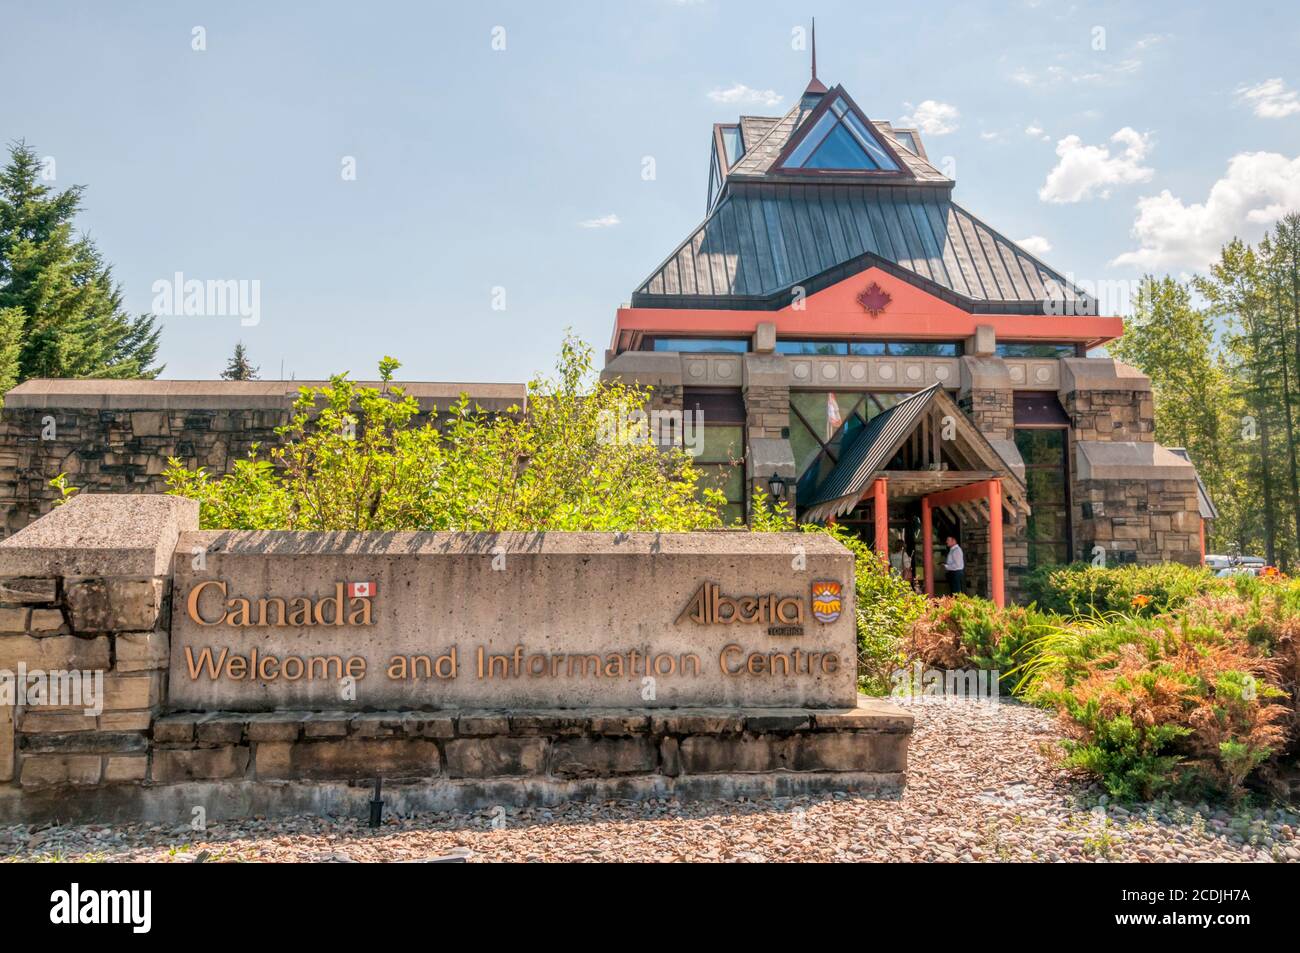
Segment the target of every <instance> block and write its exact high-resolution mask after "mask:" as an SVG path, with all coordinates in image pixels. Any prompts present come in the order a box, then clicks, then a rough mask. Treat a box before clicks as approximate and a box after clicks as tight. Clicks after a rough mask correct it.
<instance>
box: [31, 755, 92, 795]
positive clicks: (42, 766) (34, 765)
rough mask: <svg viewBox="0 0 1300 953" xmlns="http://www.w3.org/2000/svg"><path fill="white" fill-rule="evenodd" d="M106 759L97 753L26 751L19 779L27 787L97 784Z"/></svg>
mask: <svg viewBox="0 0 1300 953" xmlns="http://www.w3.org/2000/svg"><path fill="white" fill-rule="evenodd" d="M102 761H103V759H102V758H101V757H100V756H99V755H95V754H31V755H24V756H23V758H22V765H21V767H20V769H19V771H20V773H19V778H18V783H19V784H21V785H22V786H23V787H24V788H47V787H58V786H61V785H76V786H86V785H93V784H98V783H99V779H100V777H101V773H102V768H103V764H102Z"/></svg>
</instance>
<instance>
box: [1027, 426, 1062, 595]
mask: <svg viewBox="0 0 1300 953" xmlns="http://www.w3.org/2000/svg"><path fill="white" fill-rule="evenodd" d="M1069 446H1070V440H1069V431H1068V430H1066V429H1065V428H1064V427H1021V428H1017V429H1016V449H1017V450H1019V451H1020V456H1021V457H1023V458H1024V461H1025V483H1026V484H1027V487H1028V490H1029V506H1030V509H1031V510H1032V512H1031V513H1030V515H1029V521H1028V525H1027V527H1026V533H1027V536H1028V539H1029V568H1030V569H1031V570H1032V569H1036V568H1037V567H1039V566H1056V565H1061V564H1063V563H1068V562H1069V561H1070V470H1069V458H1068V456H1067V454H1068V452H1069Z"/></svg>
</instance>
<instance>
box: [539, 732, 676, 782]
mask: <svg viewBox="0 0 1300 953" xmlns="http://www.w3.org/2000/svg"><path fill="white" fill-rule="evenodd" d="M658 763H659V746H658V745H656V744H655V743H654V741H653V740H652V739H651V738H650V737H649V736H646V735H642V736H640V737H631V738H560V739H558V740H556V741H553V742H552V743H551V773H552V774H555V775H558V776H559V777H562V778H609V777H614V776H616V775H620V774H653V773H654V771H655V769H656V767H657V766H658Z"/></svg>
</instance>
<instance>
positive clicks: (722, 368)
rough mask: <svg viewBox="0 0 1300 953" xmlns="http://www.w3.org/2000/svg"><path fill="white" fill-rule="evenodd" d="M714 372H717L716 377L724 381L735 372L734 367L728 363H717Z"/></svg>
mask: <svg viewBox="0 0 1300 953" xmlns="http://www.w3.org/2000/svg"><path fill="white" fill-rule="evenodd" d="M716 370H717V372H718V376H719V377H721V378H724V379H725V378H728V377H730V376H731V375H732V373H733V372H734V371H735V367H734V365H732V364H731V362H730V361H718V363H717V366H716Z"/></svg>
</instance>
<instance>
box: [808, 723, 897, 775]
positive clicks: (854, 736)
mask: <svg viewBox="0 0 1300 953" xmlns="http://www.w3.org/2000/svg"><path fill="white" fill-rule="evenodd" d="M790 740H791V742H792V743H791V744H790V745H789V747H788V749H787V756H788V759H789V760H788V762H787V766H788V767H789V768H790V769H792V770H794V771H866V772H886V773H887V772H901V771H906V770H907V741H908V736H907V735H905V734H892V733H888V732H868V731H837V732H817V733H815V734H803V735H796V736H794V737H793V738H791V739H790Z"/></svg>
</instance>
